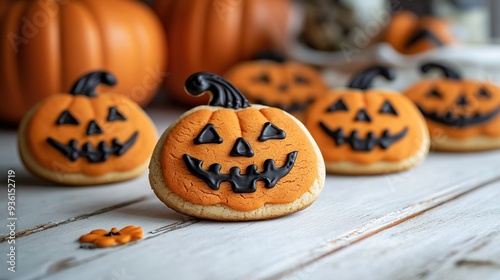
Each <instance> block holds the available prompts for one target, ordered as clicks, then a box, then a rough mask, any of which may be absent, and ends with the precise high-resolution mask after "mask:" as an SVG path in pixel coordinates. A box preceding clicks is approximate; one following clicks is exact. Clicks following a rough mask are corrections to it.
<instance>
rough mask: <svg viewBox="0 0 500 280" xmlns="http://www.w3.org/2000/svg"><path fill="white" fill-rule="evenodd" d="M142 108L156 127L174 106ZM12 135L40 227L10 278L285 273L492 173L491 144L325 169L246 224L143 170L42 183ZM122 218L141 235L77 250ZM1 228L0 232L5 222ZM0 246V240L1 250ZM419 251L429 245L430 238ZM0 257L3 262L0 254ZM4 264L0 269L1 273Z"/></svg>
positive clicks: (28, 216) (26, 217) (24, 212)
mask: <svg viewBox="0 0 500 280" xmlns="http://www.w3.org/2000/svg"><path fill="white" fill-rule="evenodd" d="M150 113H151V114H152V115H153V119H154V120H155V122H156V123H157V124H158V126H159V127H160V132H161V131H162V129H165V127H166V126H167V125H168V123H170V122H171V121H172V120H173V119H174V118H175V117H176V116H177V115H176V114H177V113H179V114H180V111H164V110H163V111H159V110H155V111H151V112H150ZM12 134H13V133H12V132H6V133H4V132H2V138H1V139H0V144H1V146H2V147H5V149H1V150H0V157H1V158H4V159H5V160H3V161H2V162H1V163H0V167H2V169H3V168H7V167H15V168H16V171H18V174H19V175H18V178H17V179H18V191H19V192H18V200H19V207H20V208H19V214H18V215H19V217H20V218H21V219H20V220H19V225H21V227H20V230H26V229H28V228H32V227H35V228H36V227H37V226H38V227H41V228H40V230H34V231H32V232H30V233H29V234H25V235H24V236H23V237H19V238H18V255H19V270H18V272H17V273H16V274H15V275H9V276H14V278H13V279H41V278H43V279H93V278H94V279H146V278H147V279H164V278H165V277H166V276H168V277H171V278H172V279H200V278H202V279H228V278H229V279H235V278H238V279H266V278H267V279H276V278H281V277H286V276H289V275H292V276H294V275H295V274H294V273H295V272H296V271H295V270H294V268H305V269H306V268H308V267H310V264H315V263H318V262H320V261H322V260H324V259H327V258H329V257H330V256H335V255H336V254H339V253H340V252H343V251H346V250H347V249H348V248H349V247H351V246H356V244H361V243H362V242H363V241H362V240H364V239H365V240H370V239H371V238H374V237H376V236H378V235H380V234H382V233H384V232H385V231H387V230H388V229H390V228H397V227H399V226H401V225H402V224H404V223H412V220H413V219H414V217H418V216H419V215H420V214H421V213H422V212H424V211H427V210H429V209H432V208H436V209H439V208H440V207H444V206H446V205H447V204H448V203H451V202H453V201H454V200H455V199H458V198H457V197H460V196H461V195H463V194H466V193H474V192H479V191H480V190H482V189H484V188H486V187H485V184H486V183H489V182H492V181H495V180H498V179H500V172H499V170H500V152H487V153H486V152H485V153H470V154H446V153H433V154H431V155H430V156H429V158H428V159H427V160H426V161H425V163H424V164H423V165H421V166H419V167H417V168H415V169H412V170H410V171H407V172H404V173H399V174H393V175H385V176H367V177H339V176H328V178H327V182H326V186H325V189H324V191H323V193H322V194H321V195H320V197H319V199H318V201H317V202H316V203H315V204H313V205H312V206H311V207H310V208H308V209H307V210H305V211H302V212H299V213H296V214H294V215H291V216H288V217H284V218H280V219H276V220H270V221H262V222H247V223H220V222H209V221H198V220H195V219H192V218H189V217H186V216H183V215H181V214H178V213H176V212H174V211H172V210H170V209H168V208H166V207H165V206H164V205H163V204H162V203H161V202H160V201H159V200H158V199H156V197H154V195H153V194H152V191H151V190H150V188H149V184H147V183H146V179H147V178H146V175H145V176H143V177H141V178H139V179H137V180H135V181H131V182H128V183H122V184H116V185H108V186H101V187H92V188H64V187H54V186H51V185H46V186H43V184H44V183H43V182H41V181H38V180H37V179H35V178H33V177H30V175H28V174H26V173H25V174H24V175H22V174H23V172H25V171H23V169H22V168H21V167H20V166H19V163H18V161H17V156H16V155H15V149H14V148H13V147H14V145H15V144H14V143H15V141H12V140H15V137H13V136H12ZM4 135H5V136H6V137H3V136H4ZM9 139H10V140H9ZM2 156H3V157H2ZM40 185H41V186H40ZM5 202H6V200H5V196H0V205H5ZM115 206H117V207H115ZM457 211H458V210H457ZM405 221H406V222H405ZM47 224H48V225H52V224H57V226H48V227H45V226H44V225H47ZM129 224H135V225H138V226H142V227H144V229H145V238H144V239H143V240H141V241H139V242H136V243H133V244H129V245H126V246H122V247H117V248H112V249H104V250H88V249H80V248H79V244H78V242H76V240H77V239H78V237H79V236H80V235H82V234H85V233H87V232H89V231H90V230H92V229H95V228H107V229H109V228H111V227H123V226H126V225H129ZM0 233H1V235H4V234H6V232H5V229H4V228H1V232H0ZM408 234H409V235H412V233H411V232H409V233H408ZM5 246H6V243H5V242H3V243H0V251H1V252H4V251H5V250H6V249H4V248H6V247H5ZM427 249H428V250H430V251H432V250H433V246H428V248H427ZM353 258H354V259H356V258H357V257H353ZM0 261H1V262H2V263H5V254H1V255H0ZM462 264H463V267H468V266H471V264H470V263H469V262H463V263H462ZM472 265H474V264H472ZM476 265H477V264H476ZM4 272H5V270H1V271H0V278H4V275H5V274H4ZM298 272H300V271H297V272H296V273H298Z"/></svg>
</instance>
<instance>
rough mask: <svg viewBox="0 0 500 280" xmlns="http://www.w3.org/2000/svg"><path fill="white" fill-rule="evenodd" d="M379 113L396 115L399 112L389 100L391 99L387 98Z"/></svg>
mask: <svg viewBox="0 0 500 280" xmlns="http://www.w3.org/2000/svg"><path fill="white" fill-rule="evenodd" d="M379 113H380V114H391V115H394V116H397V115H398V112H397V111H396V109H394V106H392V104H391V102H389V100H386V101H385V102H384V104H382V107H380V110H379Z"/></svg>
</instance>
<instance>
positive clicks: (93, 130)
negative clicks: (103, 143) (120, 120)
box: [87, 121, 103, 136]
mask: <svg viewBox="0 0 500 280" xmlns="http://www.w3.org/2000/svg"><path fill="white" fill-rule="evenodd" d="M94 134H103V131H102V129H101V128H100V127H99V126H98V125H97V123H96V122H95V121H90V122H89V126H88V127H87V135H88V136H90V135H94Z"/></svg>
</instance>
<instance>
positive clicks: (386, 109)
mask: <svg viewBox="0 0 500 280" xmlns="http://www.w3.org/2000/svg"><path fill="white" fill-rule="evenodd" d="M350 110H351V109H350V108H349V106H348V105H347V103H346V102H345V101H344V100H343V99H342V98H340V99H338V100H337V101H335V102H334V103H333V104H331V105H330V106H329V107H328V109H327V110H326V112H325V113H326V116H327V118H328V119H329V118H334V119H336V118H342V119H345V118H350V120H349V119H348V122H347V121H346V122H345V123H344V125H342V126H340V127H337V128H332V127H330V126H329V125H328V124H327V122H326V121H320V122H319V126H320V128H321V130H322V131H323V132H324V133H325V134H326V135H328V136H329V137H330V138H332V140H333V141H334V142H335V145H336V146H342V145H350V147H351V149H352V150H353V151H360V152H370V151H372V150H373V149H375V147H380V148H382V149H384V150H385V149H388V148H389V147H391V146H392V145H393V144H394V143H396V142H398V141H400V140H401V139H403V138H404V137H405V136H406V135H407V133H408V130H409V128H408V127H407V126H405V127H402V128H401V129H398V130H397V131H395V132H393V131H391V129H389V128H385V129H382V130H380V127H381V126H382V127H383V126H385V127H390V123H391V122H394V123H398V122H399V120H398V118H399V114H398V111H397V110H396V109H395V107H394V105H393V104H392V103H391V101H389V100H385V101H384V102H383V103H382V104H381V105H380V107H379V108H378V109H377V111H376V112H373V111H372V113H370V111H369V108H367V107H359V108H356V109H355V110H354V112H352V111H350ZM374 113H375V115H374ZM357 127H358V128H357ZM361 128H363V129H364V131H365V132H364V135H361V133H360V132H359V129H361ZM367 128H369V130H367Z"/></svg>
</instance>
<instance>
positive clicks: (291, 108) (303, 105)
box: [255, 98, 314, 113]
mask: <svg viewBox="0 0 500 280" xmlns="http://www.w3.org/2000/svg"><path fill="white" fill-rule="evenodd" d="M313 102H314V99H312V98H311V99H309V100H306V101H304V102H298V101H295V102H293V103H291V104H289V105H285V104H271V103H269V102H266V101H264V100H262V99H257V100H255V103H257V104H262V105H265V106H269V107H276V108H279V109H281V110H283V111H287V112H290V113H292V112H302V111H305V110H306V109H307V107H309V105H311V103H313Z"/></svg>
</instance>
